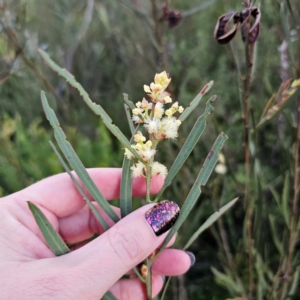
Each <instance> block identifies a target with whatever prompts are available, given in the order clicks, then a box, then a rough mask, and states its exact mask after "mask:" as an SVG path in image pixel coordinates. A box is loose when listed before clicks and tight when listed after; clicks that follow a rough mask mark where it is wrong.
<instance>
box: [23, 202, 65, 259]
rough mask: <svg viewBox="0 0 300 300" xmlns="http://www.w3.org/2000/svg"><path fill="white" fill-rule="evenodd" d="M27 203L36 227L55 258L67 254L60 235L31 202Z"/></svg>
mask: <svg viewBox="0 0 300 300" xmlns="http://www.w3.org/2000/svg"><path fill="white" fill-rule="evenodd" d="M27 203H28V206H29V209H30V210H31V212H32V214H33V217H34V219H35V221H36V223H37V225H38V226H39V228H40V230H41V232H42V234H43V237H44V238H45V240H46V242H47V244H48V246H49V248H50V249H51V250H52V252H53V253H54V254H55V255H56V256H60V255H63V254H67V253H69V252H70V249H69V248H68V247H67V245H66V244H65V242H64V241H63V239H62V238H61V237H60V235H59V234H58V233H57V232H56V231H55V230H54V228H53V227H52V225H51V224H50V222H49V221H48V220H47V218H46V217H45V215H44V214H43V213H42V211H41V210H40V209H39V208H38V207H37V206H36V205H35V204H33V203H32V202H30V201H28V202H27Z"/></svg>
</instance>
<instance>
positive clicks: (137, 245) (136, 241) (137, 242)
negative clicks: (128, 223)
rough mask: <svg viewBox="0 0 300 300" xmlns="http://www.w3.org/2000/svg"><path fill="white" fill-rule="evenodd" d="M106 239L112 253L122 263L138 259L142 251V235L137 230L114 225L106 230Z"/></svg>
mask: <svg viewBox="0 0 300 300" xmlns="http://www.w3.org/2000/svg"><path fill="white" fill-rule="evenodd" d="M108 240H109V243H110V247H111V249H112V250H113V252H114V254H116V256H117V257H118V258H119V259H120V260H121V261H123V262H124V263H126V262H128V263H129V264H130V262H131V261H138V260H139V258H140V256H141V253H142V245H143V242H144V241H143V237H142V236H141V234H139V233H138V232H132V231H128V230H126V228H122V227H116V228H111V229H110V230H109V231H108Z"/></svg>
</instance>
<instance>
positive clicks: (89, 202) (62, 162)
mask: <svg viewBox="0 0 300 300" xmlns="http://www.w3.org/2000/svg"><path fill="white" fill-rule="evenodd" d="M49 143H50V146H51V148H52V149H53V151H54V153H55V154H56V156H57V157H58V160H59V161H60V163H61V165H62V166H63V168H64V169H65V171H66V172H67V173H68V174H69V176H70V177H71V179H72V181H73V183H74V185H75V186H76V188H77V190H78V191H79V193H80V194H81V196H82V197H83V199H84V201H85V202H86V204H87V205H88V207H89V208H90V209H91V210H92V212H93V214H94V215H95V217H96V219H97V220H98V221H99V223H100V224H101V225H102V227H103V228H104V229H105V230H108V229H109V226H108V225H107V223H106V222H105V220H104V219H103V218H102V216H101V215H100V214H99V212H98V210H97V209H96V208H95V206H94V205H93V203H92V201H91V200H90V199H89V197H88V196H87V195H86V193H85V192H84V190H83V189H82V187H81V186H80V184H79V182H78V181H77V180H76V178H75V177H74V176H73V174H72V172H71V170H70V169H69V167H68V165H67V164H66V163H65V161H64V159H63V158H62V156H61V155H60V153H59V152H58V150H57V148H56V147H55V145H54V144H53V143H52V142H51V141H50V142H49Z"/></svg>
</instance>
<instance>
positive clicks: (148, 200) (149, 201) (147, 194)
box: [146, 162, 152, 203]
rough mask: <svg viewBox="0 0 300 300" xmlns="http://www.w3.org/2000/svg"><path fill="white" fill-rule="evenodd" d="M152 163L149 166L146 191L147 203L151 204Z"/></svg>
mask: <svg viewBox="0 0 300 300" xmlns="http://www.w3.org/2000/svg"><path fill="white" fill-rule="evenodd" d="M151 169H152V167H151V162H150V163H149V164H148V165H147V190H146V202H147V203H151V199H150V186H151Z"/></svg>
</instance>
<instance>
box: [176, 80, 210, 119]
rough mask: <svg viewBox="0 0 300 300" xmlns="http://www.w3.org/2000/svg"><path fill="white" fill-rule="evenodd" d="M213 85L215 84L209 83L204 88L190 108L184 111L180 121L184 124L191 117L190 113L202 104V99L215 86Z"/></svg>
mask: <svg viewBox="0 0 300 300" xmlns="http://www.w3.org/2000/svg"><path fill="white" fill-rule="evenodd" d="M213 84H214V82H213V81H210V82H209V83H207V84H206V85H205V86H204V87H203V89H202V90H201V92H200V93H199V94H198V95H197V96H196V97H195V98H194V99H193V101H192V102H191V103H190V106H189V107H187V108H186V109H185V110H184V112H183V113H182V115H181V116H180V117H179V120H180V121H181V122H183V121H184V120H185V119H186V118H187V117H188V116H189V115H190V113H191V112H192V111H193V110H194V109H195V108H196V107H197V106H198V104H199V103H200V101H201V99H202V97H203V96H204V95H205V94H206V93H207V92H208V91H209V90H210V89H211V87H212V86H213Z"/></svg>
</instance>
